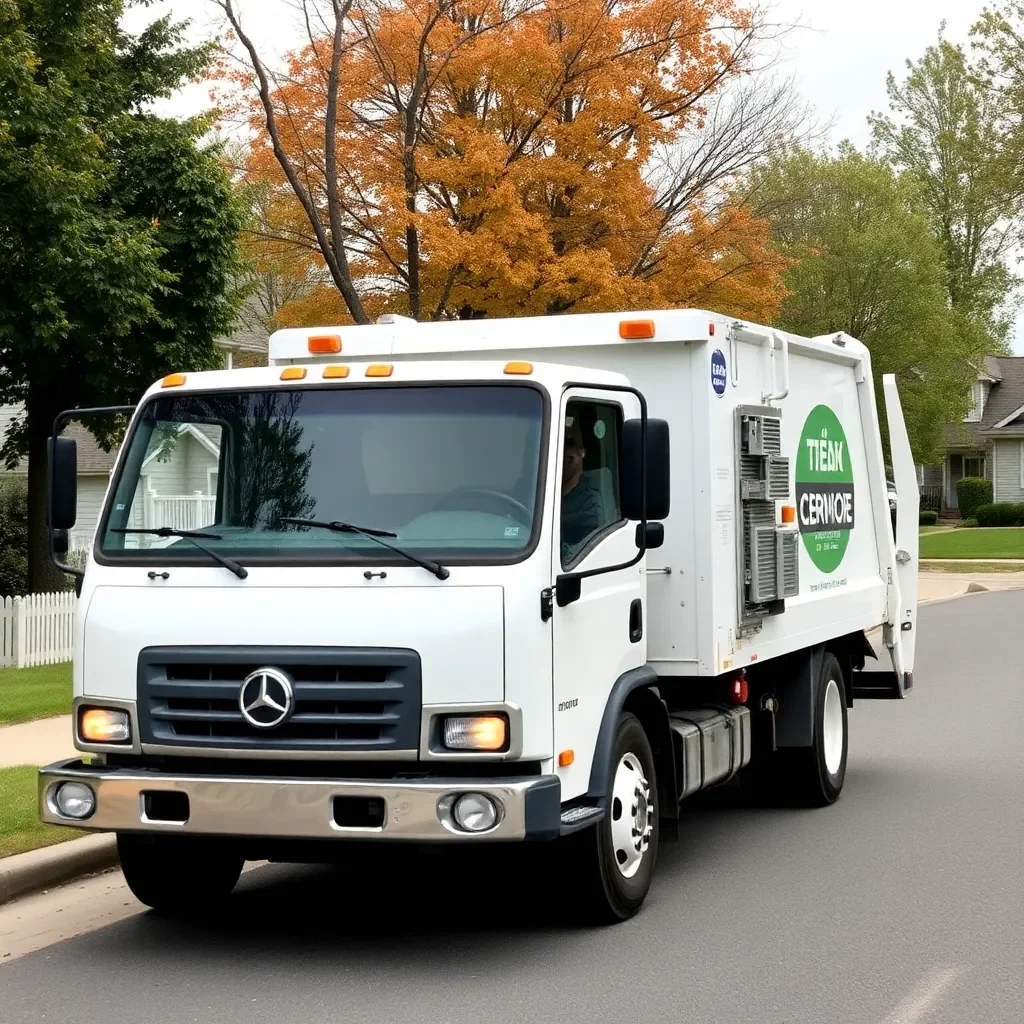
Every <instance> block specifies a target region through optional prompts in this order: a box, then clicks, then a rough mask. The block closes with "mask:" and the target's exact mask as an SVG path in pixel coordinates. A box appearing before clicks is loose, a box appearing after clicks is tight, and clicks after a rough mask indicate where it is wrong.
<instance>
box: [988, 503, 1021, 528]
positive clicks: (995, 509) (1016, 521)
mask: <svg viewBox="0 0 1024 1024" xmlns="http://www.w3.org/2000/svg"><path fill="white" fill-rule="evenodd" d="M977 516H978V525H979V526H1024V505H1021V504H1014V503H1012V502H1009V501H1001V502H999V503H998V504H995V505H992V504H988V505H981V506H979V508H978V512H977Z"/></svg>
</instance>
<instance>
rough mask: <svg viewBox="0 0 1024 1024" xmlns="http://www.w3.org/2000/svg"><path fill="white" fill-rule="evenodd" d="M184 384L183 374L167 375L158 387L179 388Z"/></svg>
mask: <svg viewBox="0 0 1024 1024" xmlns="http://www.w3.org/2000/svg"><path fill="white" fill-rule="evenodd" d="M184 383H185V374H183V373H169V374H168V375H167V376H166V377H164V379H163V380H162V381H160V387H162V388H180V387H181V385H182V384H184Z"/></svg>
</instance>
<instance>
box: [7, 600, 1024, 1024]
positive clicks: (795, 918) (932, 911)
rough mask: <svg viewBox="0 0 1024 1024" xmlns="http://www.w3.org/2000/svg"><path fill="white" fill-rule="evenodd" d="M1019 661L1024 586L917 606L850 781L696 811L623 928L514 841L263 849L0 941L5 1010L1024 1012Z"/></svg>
mask: <svg viewBox="0 0 1024 1024" xmlns="http://www.w3.org/2000/svg"><path fill="white" fill-rule="evenodd" d="M1022 662H1024V592H1020V593H1009V594H988V595H980V596H976V597H970V598H967V599H964V600H960V601H956V602H952V603H949V604H943V605H937V606H933V607H930V608H926V609H924V610H923V612H922V622H921V635H920V637H919V653H918V663H917V672H916V677H917V686H916V689H915V692H914V695H913V697H912V698H911V699H910V700H907V701H904V702H900V703H896V702H879V703H875V704H867V703H866V704H863V705H859V706H857V707H856V708H855V709H854V711H853V712H852V713H851V715H852V717H851V722H852V725H851V729H852V736H851V751H850V764H849V770H848V774H847V780H846V788H845V790H844V793H843V796H842V798H841V799H840V801H839V802H838V803H837V804H836V805H835V806H834V807H832V808H829V809H826V810H821V811H786V810H759V809H752V808H746V807H742V806H738V805H730V803H729V802H728V801H726V802H725V803H724V804H722V803H721V802H719V803H718V805H715V804H711V805H708V806H700V807H695V808H693V809H692V810H691V811H690V812H689V813H688V814H687V816H686V819H685V822H684V831H683V836H682V840H681V842H680V843H678V844H676V845H673V846H665V847H663V848H662V852H661V856H660V860H659V866H658V872H657V878H656V882H655V887H654V889H653V891H652V894H651V897H650V898H649V900H648V902H647V904H646V906H645V908H644V910H643V911H642V912H641V914H640V915H639V916H638V917H637V918H635V919H634V920H632V921H630V922H628V923H626V924H625V925H620V926H617V927H613V928H606V929H600V930H584V929H579V928H575V927H572V926H569V925H566V924H564V923H562V922H561V921H560V918H559V914H558V909H557V886H558V879H557V878H554V879H549V881H550V883H551V887H552V888H553V891H554V893H555V894H556V896H555V897H551V896H548V897H547V898H546V899H541V898H539V897H538V896H536V894H535V892H536V890H535V883H536V880H537V879H536V872H537V871H538V870H540V869H539V868H538V867H537V866H535V865H533V866H530V865H517V863H516V862H506V864H505V865H504V866H501V865H497V866H492V873H491V874H490V875H489V876H488V875H487V874H484V875H483V876H479V875H477V876H475V877H471V876H469V875H466V874H464V873H462V872H461V871H460V872H455V871H444V870H441V869H439V868H438V867H437V866H436V865H432V864H419V865H415V864H413V865H410V866H409V872H408V875H407V876H405V877H403V878H398V879H396V878H393V877H392V878H389V877H388V876H380V875H378V876H370V877H364V876H359V877H351V876H348V875H346V874H345V873H344V872H339V871H337V870H335V871H330V870H324V869H320V868H302V867H299V868H296V867H277V866H275V867H269V868H261V869H258V870H256V871H252V872H250V873H249V874H247V875H246V876H245V877H244V879H243V881H242V883H241V884H240V886H239V889H238V890H237V892H236V895H235V896H234V897H233V899H232V901H231V905H230V909H229V915H228V917H227V918H226V919H223V920H219V921H215V922H211V923H209V924H207V925H205V926H203V927H200V926H197V925H191V924H181V923H173V922H169V921H166V920H162V919H160V918H158V917H156V916H155V915H153V914H150V913H139V912H135V910H134V909H130V908H129V909H125V910H122V911H120V913H122V914H128V915H130V916H127V917H125V918H124V919H123V920H120V921H117V922H116V923H113V924H110V925H106V926H102V927H99V928H94V930H92V931H89V932H87V933H85V934H80V935H78V936H77V937H75V938H72V939H69V940H67V941H64V942H59V943H57V944H55V945H51V946H49V947H47V948H44V949H41V950H40V951H38V952H35V953H31V954H28V955H24V956H20V957H17V956H16V957H15V958H13V959H9V960H8V962H7V964H6V965H4V964H3V961H2V960H0V1022H2V1024H14V1022H18V1024H20V1022H25V1021H44V1020H45V1021H49V1022H55V1021H59V1022H64V1021H68V1022H71V1021H74V1022H82V1024H92V1022H97V1024H99V1022H102V1024H122V1022H124V1024H148V1022H151V1021H154V1022H155V1021H176V1022H177V1021H201V1022H206V1021H211V1022H217V1024H234V1022H239V1024H242V1022H245V1024H248V1022H263V1021H268V1022H271V1021H272V1022H274V1024H292V1022H295V1024H320V1022H332V1024H335V1022H339V1021H360V1022H364V1021H382V1022H395V1024H397V1022H405V1021H417V1022H423V1021H427V1022H437V1024H441V1022H445V1024H447V1022H463V1021H465V1022H473V1024H481V1022H484V1024H504V1022H511V1021H515V1022H527V1021H529V1022H532V1021H545V1022H556V1024H562V1022H575V1021H585V1022H587V1024H598V1022H605V1021H608V1022H616V1024H618V1022H625V1021H642V1022H644V1024H650V1022H653V1021H665V1022H672V1024H679V1022H684V1021H686V1022H689V1021H709V1022H710V1021H713V1022H716V1024H726V1022H737V1024H739V1022H743V1024H751V1022H756V1024H783V1022H785V1024H795V1022H806V1024H861V1022H864V1024H868V1022H872V1024H919V1022H927V1024H1021V1022H1022V1021H1024V981H1022V979H1024V811H1022V801H1024V743H1022V730H1024V685H1022V672H1021V665H1022ZM499 870H500V871H501V874H499V873H498V871H499ZM99 881H100V880H97V883H98V882H99ZM106 885H107V889H108V890H109V889H110V888H111V884H110V880H109V879H108V880H107V882H106ZM68 892H69V895H67V896H61V895H60V894H59V893H51V894H50V895H49V896H48V897H46V900H48V901H49V902H45V901H44V902H42V903H40V904H39V905H38V906H39V908H41V909H38V910H36V911H32V912H31V913H29V914H28V916H30V917H31V916H32V915H33V914H35V915H36V916H37V917H38V916H39V915H44V916H46V915H56V914H59V913H60V912H61V910H62V909H66V910H67V911H68V913H69V914H70V913H71V912H72V911H73V910H74V906H75V903H74V901H75V900H76V899H78V896H77V895H76V894H75V891H74V889H72V890H70V891H68ZM93 898H94V899H101V898H102V899H107V900H108V901H118V903H117V906H118V907H121V906H122V905H123V904H122V902H121V897H120V893H119V892H118V891H117V890H116V888H115V889H114V891H112V892H110V893H108V894H100V895H99V896H96V894H94V895H93ZM61 899H64V900H65V905H64V906H63V907H61V906H60V900H61ZM54 901H56V902H54ZM29 923H31V922H29ZM35 924H36V925H39V926H42V925H44V924H46V922H45V921H36V922H35Z"/></svg>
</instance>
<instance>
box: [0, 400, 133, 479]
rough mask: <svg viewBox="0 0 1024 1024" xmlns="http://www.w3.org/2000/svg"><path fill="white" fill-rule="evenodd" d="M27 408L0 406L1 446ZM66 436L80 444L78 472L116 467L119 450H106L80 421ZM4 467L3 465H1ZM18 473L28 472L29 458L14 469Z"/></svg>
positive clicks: (86, 472)
mask: <svg viewBox="0 0 1024 1024" xmlns="http://www.w3.org/2000/svg"><path fill="white" fill-rule="evenodd" d="M24 411H25V409H24V406H22V405H3V406H0V447H3V443H4V441H5V440H6V437H7V432H8V430H10V428H11V427H12V426H13V425H14V422H15V420H18V419H20V418H21V416H22V414H23V413H24ZM64 436H65V437H73V438H74V439H75V441H76V442H77V444H78V472H79V473H82V474H86V475H89V474H93V473H103V474H109V473H110V471H111V470H112V469H113V468H114V459H115V458H116V457H117V450H116V449H115V450H113V451H110V452H105V451H104V450H103V449H102V448H101V447H100V446H99V443H98V442H97V441H96V438H95V437H93V436H92V434H90V433H89V431H88V430H86V429H85V427H83V426H82V425H81V424H80V423H71V424H69V425H68V427H67V429H66V430H65V431H64ZM0 468H2V467H0ZM14 472H16V473H26V472H28V460H26V459H22V460H21V462H20V463H19V464H18V466H17V468H16V469H15V470H14Z"/></svg>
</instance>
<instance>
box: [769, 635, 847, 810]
mask: <svg viewBox="0 0 1024 1024" xmlns="http://www.w3.org/2000/svg"><path fill="white" fill-rule="evenodd" d="M832 683H834V684H835V690H836V691H838V696H839V712H840V714H841V719H842V729H843V734H842V753H841V756H840V758H839V762H838V767H837V768H836V770H835V771H834V772H833V771H830V770H829V766H828V764H827V762H826V735H827V731H826V726H825V714H826V707H825V705H826V700H825V695H826V693H827V692H828V691H829V689H830V687H831V684H832ZM833 701H834V697H833ZM830 711H831V713H832V715H833V716H834V715H835V709H834V708H833V707H830ZM849 740H850V730H849V720H848V717H847V708H846V683H845V680H844V679H843V670H842V669H841V668H840V667H839V662H838V661H837V660H836V657H835V655H833V654H828V653H826V654H825V655H824V656H823V658H822V660H821V671H820V672H819V673H818V681H817V685H816V686H815V689H814V742H813V743H812V744H811V746H809V747H803V748H800V749H797V750H781V751H778V752H777V753H776V754H775V757H776V758H778V759H779V767H780V768H781V772H780V776H781V778H780V780H779V781H780V783H781V785H782V786H783V787H784V788H785V792H786V794H787V795H788V796H789V798H790V802H792V803H794V804H796V805H797V806H799V807H827V806H828V805H829V804H834V803H835V802H836V800H838V799H839V795H840V793H842V791H843V783H844V781H845V780H846V755H847V750H848V748H849Z"/></svg>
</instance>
